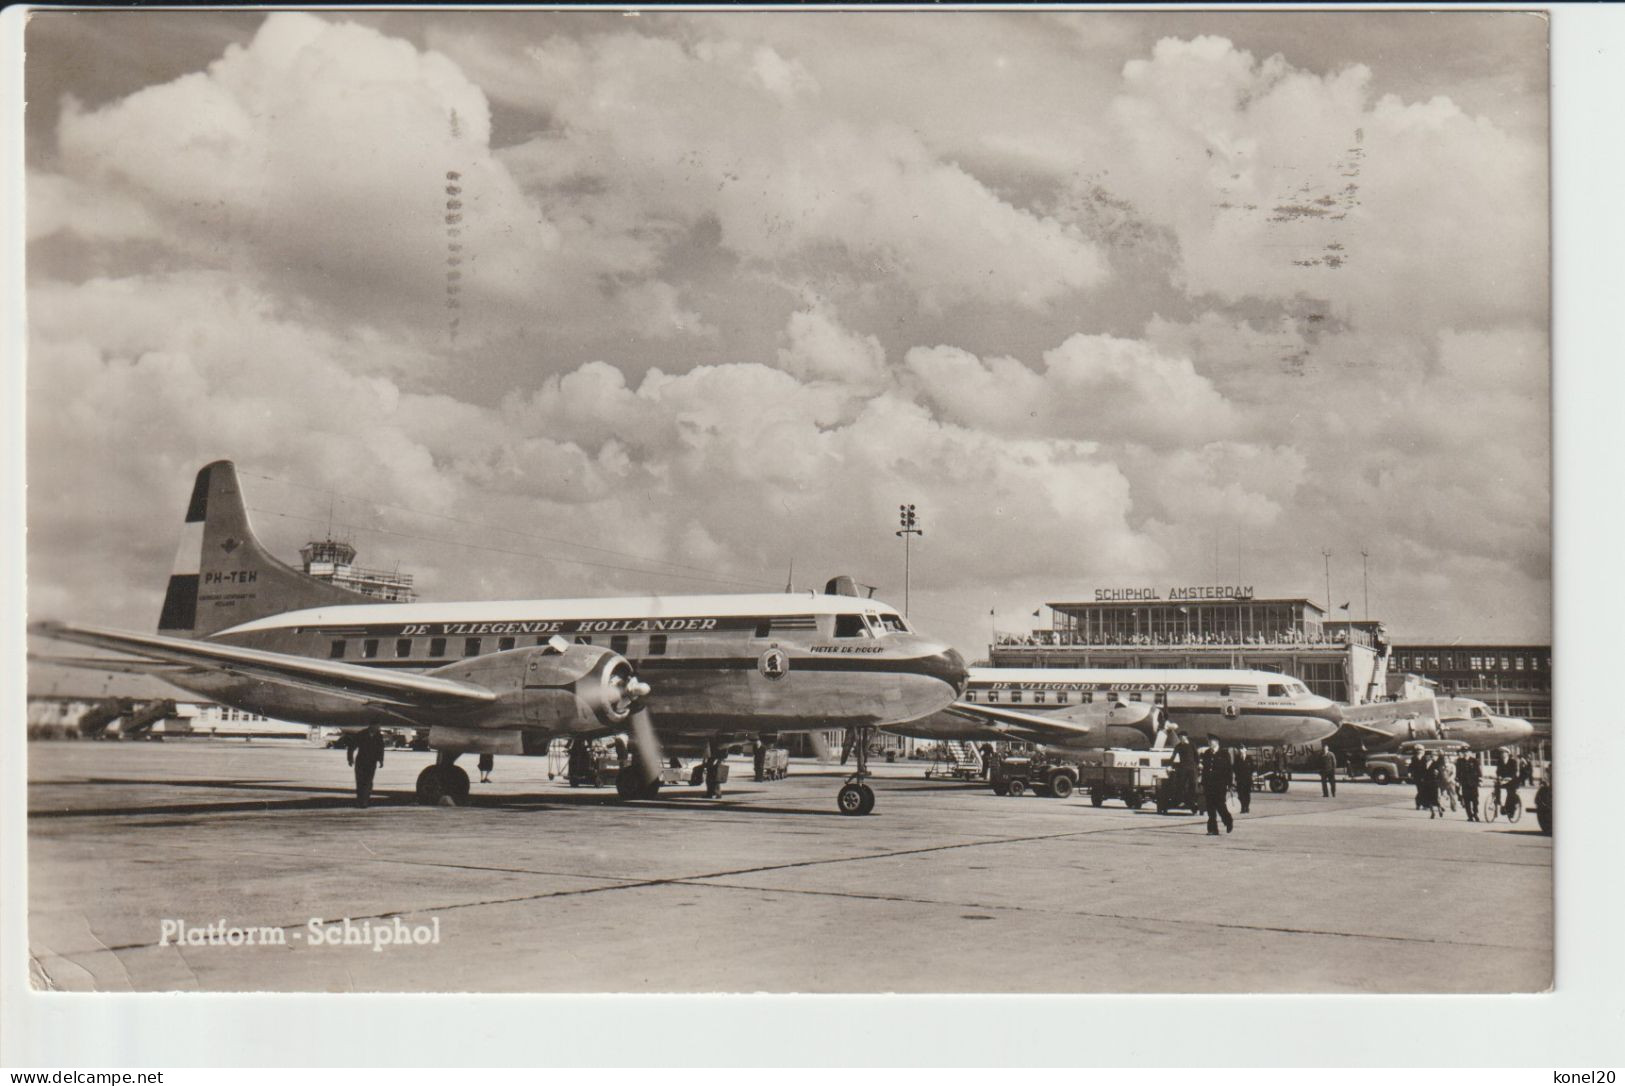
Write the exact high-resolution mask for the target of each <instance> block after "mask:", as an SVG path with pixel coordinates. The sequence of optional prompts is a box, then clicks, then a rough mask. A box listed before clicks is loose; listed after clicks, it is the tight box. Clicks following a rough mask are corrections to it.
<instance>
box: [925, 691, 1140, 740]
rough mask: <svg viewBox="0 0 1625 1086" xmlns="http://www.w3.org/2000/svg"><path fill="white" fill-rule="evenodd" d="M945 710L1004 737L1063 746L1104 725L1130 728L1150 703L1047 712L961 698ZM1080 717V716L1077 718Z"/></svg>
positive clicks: (1095, 732) (1087, 736)
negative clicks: (974, 701)
mask: <svg viewBox="0 0 1625 1086" xmlns="http://www.w3.org/2000/svg"><path fill="white" fill-rule="evenodd" d="M946 712H948V713H951V714H953V715H955V716H958V717H963V718H965V719H968V720H974V721H979V722H981V723H982V724H983V725H985V726H987V727H988V728H989V729H990V730H992V731H994V732H997V733H998V734H999V735H1000V736H1001V737H1003V738H1006V739H1020V740H1023V741H1024V742H1028V743H1053V744H1058V745H1065V744H1067V743H1076V742H1078V741H1080V740H1084V739H1094V738H1097V737H1098V736H1099V735H1100V734H1101V730H1102V729H1103V728H1105V727H1107V726H1108V725H1110V726H1116V727H1133V726H1134V725H1136V724H1139V723H1141V722H1142V721H1144V720H1145V719H1146V717H1148V716H1150V714H1151V706H1150V705H1113V706H1110V707H1107V706H1098V707H1088V706H1079V707H1078V708H1077V709H1071V710H1067V709H1059V710H1056V711H1055V712H1050V713H1025V712H1022V711H1020V710H1019V709H1006V708H1004V707H1003V706H999V705H971V704H968V703H966V702H962V701H961V702H955V703H954V704H953V705H952V706H951V707H950V708H948V709H947V710H946ZM1080 716H1081V717H1083V718H1084V719H1078V717H1080ZM1091 718H1092V719H1091Z"/></svg>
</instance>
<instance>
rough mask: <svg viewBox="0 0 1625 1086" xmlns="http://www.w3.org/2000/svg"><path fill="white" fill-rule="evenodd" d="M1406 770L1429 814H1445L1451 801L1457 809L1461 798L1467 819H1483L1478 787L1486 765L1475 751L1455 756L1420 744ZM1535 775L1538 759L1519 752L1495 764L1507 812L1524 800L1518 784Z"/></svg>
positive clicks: (1420, 805)
mask: <svg viewBox="0 0 1625 1086" xmlns="http://www.w3.org/2000/svg"><path fill="white" fill-rule="evenodd" d="M1405 773H1406V775H1407V776H1408V777H1410V779H1411V783H1412V784H1413V785H1415V786H1416V809H1417V810H1419V811H1420V810H1424V809H1425V810H1426V811H1427V812H1428V817H1429V818H1430V819H1431V818H1443V817H1444V816H1445V811H1444V807H1445V804H1446V803H1448V804H1449V805H1450V809H1451V810H1455V808H1456V806H1457V804H1458V802H1459V804H1460V806H1461V808H1462V810H1463V811H1465V812H1466V813H1467V821H1469V822H1482V821H1483V816H1482V813H1481V812H1480V810H1479V801H1478V790H1479V788H1480V787H1481V786H1482V785H1483V782H1484V766H1483V765H1482V764H1481V763H1480V762H1479V760H1478V756H1477V755H1476V754H1473V753H1472V752H1471V751H1463V752H1462V753H1461V754H1460V755H1458V756H1457V757H1456V758H1454V759H1452V758H1451V757H1450V756H1449V754H1448V753H1447V752H1444V751H1434V752H1432V753H1429V752H1428V751H1425V750H1422V749H1420V748H1418V749H1416V750H1414V751H1412V752H1411V760H1410V762H1408V763H1407V764H1406V766H1405ZM1533 778H1534V763H1533V762H1531V761H1530V760H1529V759H1528V758H1520V757H1518V755H1517V754H1508V755H1507V756H1506V757H1505V758H1504V759H1502V761H1501V762H1500V764H1499V765H1496V766H1495V777H1494V781H1495V798H1494V799H1492V801H1491V802H1499V803H1500V805H1501V811H1502V812H1503V813H1510V812H1511V811H1513V810H1515V809H1516V807H1517V806H1518V805H1519V804H1521V802H1522V799H1521V798H1520V797H1519V795H1518V787H1519V786H1520V785H1524V784H1530V783H1532V782H1533Z"/></svg>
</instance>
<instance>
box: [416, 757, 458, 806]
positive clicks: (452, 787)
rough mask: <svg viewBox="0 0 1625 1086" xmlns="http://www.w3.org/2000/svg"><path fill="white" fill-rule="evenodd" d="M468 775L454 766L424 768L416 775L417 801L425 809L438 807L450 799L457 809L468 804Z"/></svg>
mask: <svg viewBox="0 0 1625 1086" xmlns="http://www.w3.org/2000/svg"><path fill="white" fill-rule="evenodd" d="M468 789H469V784H468V774H467V773H464V772H463V771H462V769H461V768H459V767H457V766H454V765H431V766H425V767H424V769H423V772H422V773H419V774H418V785H417V799H418V802H419V803H421V804H423V805H424V806H425V807H438V806H439V805H440V801H441V800H442V799H445V798H446V797H448V796H449V797H450V798H451V801H452V802H453V803H455V804H457V805H458V806H459V807H460V806H462V805H463V804H465V803H467V802H468Z"/></svg>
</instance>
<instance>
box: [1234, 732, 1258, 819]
mask: <svg viewBox="0 0 1625 1086" xmlns="http://www.w3.org/2000/svg"><path fill="white" fill-rule="evenodd" d="M1230 772H1231V774H1232V775H1233V776H1234V777H1235V778H1236V802H1237V803H1239V804H1241V813H1242V814H1246V813H1247V812H1248V809H1249V808H1250V807H1252V805H1253V757H1252V755H1250V754H1248V753H1247V748H1246V747H1244V746H1241V745H1240V744H1237V745H1236V746H1235V747H1234V748H1233V749H1232V750H1231V752H1230Z"/></svg>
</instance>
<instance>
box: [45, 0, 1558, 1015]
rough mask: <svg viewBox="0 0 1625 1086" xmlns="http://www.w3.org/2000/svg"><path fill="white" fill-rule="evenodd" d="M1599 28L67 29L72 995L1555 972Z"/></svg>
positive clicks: (1000, 23) (52, 218) (940, 14)
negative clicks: (1559, 417)
mask: <svg viewBox="0 0 1625 1086" xmlns="http://www.w3.org/2000/svg"><path fill="white" fill-rule="evenodd" d="M1549 29H1550V28H1549V20H1548V17H1547V16H1545V15H1544V14H1542V13H1540V12H1530V11H1511V10H1491V11H1486V10H1478V11H1465V10H1447V11H1440V12H1425V11H1406V10H1393V9H1389V10H1274V11H1243V10H1092V11H1062V10H1036V9H1029V10H1008V11H979V10H943V11H909V12H899V11H878V10H877V11H861V10H818V11H802V10H791V9H778V10H757V11H750V10H731V11H730V10H712V11H705V10H690V11H660V10H653V11H650V10H632V9H627V10H568V9H566V10H551V11H549V10H528V11H474V10H458V9H424V10H357V11H340V10H321V11H316V10H313V11H298V10H278V11H263V10H254V9H237V10H212V11H146V10H97V11H88V10H87V11H71V10H50V11H35V12H33V13H32V14H31V15H30V17H29V20H28V23H27V26H26V31H25V34H24V45H25V48H26V54H27V55H26V66H25V70H24V73H23V80H24V86H25V89H26V98H27V111H26V120H25V123H26V129H25V147H24V154H25V162H26V176H25V190H24V195H23V200H24V206H25V209H26V224H27V243H26V244H27V248H26V317H27V329H26V348H25V375H26V388H27V392H26V403H25V405H24V410H25V411H26V458H27V464H26V474H27V505H26V520H27V553H26V557H27V604H26V609H27V620H28V633H27V651H28V662H27V714H28V718H27V735H28V743H27V758H26V773H27V792H26V800H27V825H26V850H27V854H26V864H27V900H26V928H27V946H28V954H29V960H28V968H29V981H30V983H31V985H32V987H33V988H34V989H35V990H36V991H40V992H57V991H64V992H173V991H191V992H259V991H269V992H315V993H337V992H373V993H378V992H441V993H460V992H493V993H495V992H503V993H515V992H516V993H562V992H582V993H600V992H602V993H734V992H745V993H754V992H770V993H891V992H896V993H1231V994H1254V993H1364V994H1380V993H1449V994H1467V993H1473V994H1501V993H1539V992H1545V991H1548V990H1549V989H1551V988H1552V986H1553V985H1554V951H1553V948H1554V907H1555V898H1554V883H1553V837H1552V834H1553V816H1552V810H1553V795H1554V781H1553V774H1552V769H1551V765H1552V749H1553V742H1554V738H1553V716H1554V713H1553V696H1552V674H1553V648H1552V645H1553V632H1552V630H1553V627H1552V615H1553V607H1552V584H1553V578H1552V571H1553V561H1552V554H1553V551H1552V515H1551V510H1552V489H1553V488H1552V481H1551V480H1552V452H1551V450H1552V425H1551V410H1552V400H1551V340H1552V323H1551V299H1550V285H1551V273H1550V259H1551V242H1550V236H1549V223H1550V215H1551V208H1552V201H1551V194H1550V192H1549V189H1548V182H1549V174H1548V171H1549V165H1550V162H1551V156H1550V153H1549V137H1550V127H1551V125H1550V102H1549V93H1548V86H1549V71H1548V68H1549V58H1548V41H1549Z"/></svg>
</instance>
